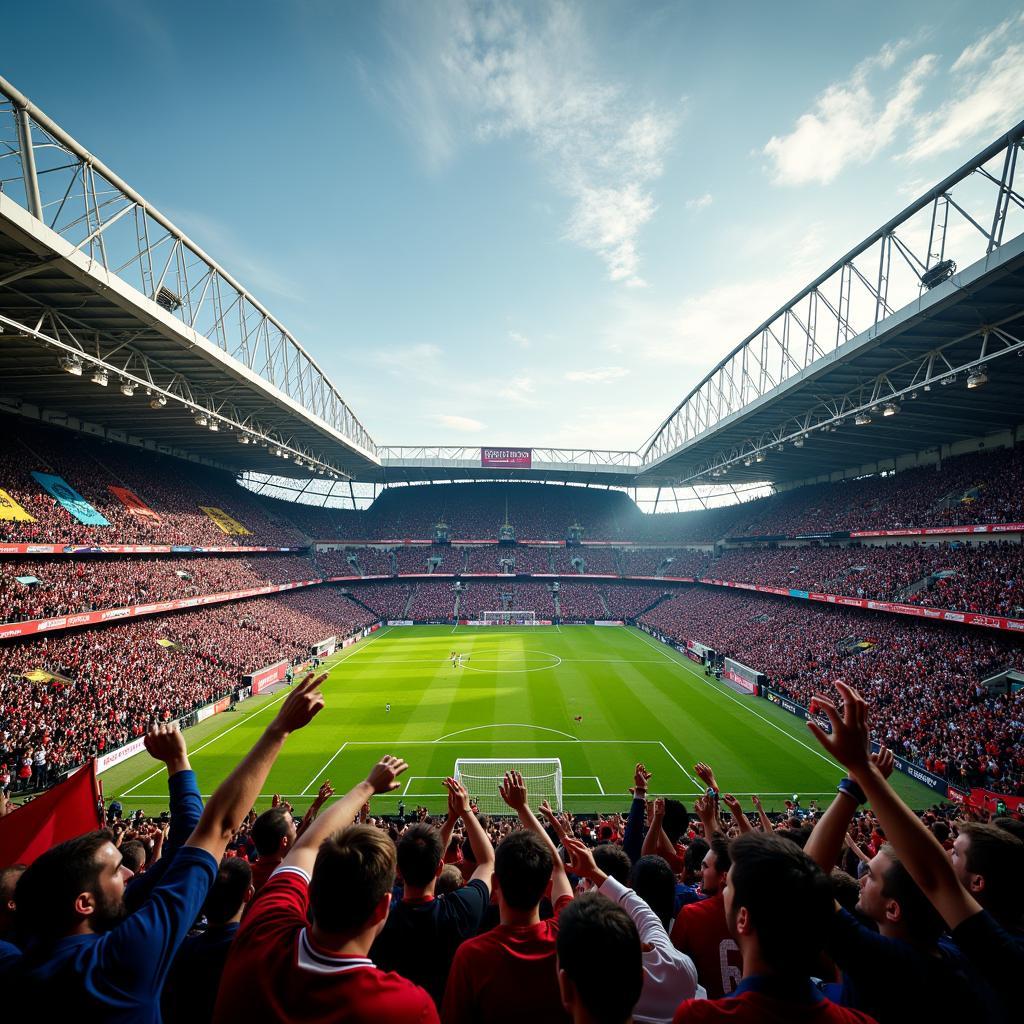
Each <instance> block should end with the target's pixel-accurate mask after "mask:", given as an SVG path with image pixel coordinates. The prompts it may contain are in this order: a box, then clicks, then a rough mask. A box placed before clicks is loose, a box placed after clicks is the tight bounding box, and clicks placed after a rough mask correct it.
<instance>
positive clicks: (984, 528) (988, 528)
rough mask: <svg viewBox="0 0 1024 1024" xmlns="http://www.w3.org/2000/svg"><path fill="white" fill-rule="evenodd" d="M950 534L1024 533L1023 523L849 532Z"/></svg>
mask: <svg viewBox="0 0 1024 1024" xmlns="http://www.w3.org/2000/svg"><path fill="white" fill-rule="evenodd" d="M951 533H1024V523H974V524H972V525H971V526H911V527H907V528H906V529H900V530H851V531H850V536H851V537H939V536H942V535H944V534H951Z"/></svg>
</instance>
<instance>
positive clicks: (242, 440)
mask: <svg viewBox="0 0 1024 1024" xmlns="http://www.w3.org/2000/svg"><path fill="white" fill-rule="evenodd" d="M238 443H239V444H248V443H249V438H248V436H247V435H245V434H239V435H238Z"/></svg>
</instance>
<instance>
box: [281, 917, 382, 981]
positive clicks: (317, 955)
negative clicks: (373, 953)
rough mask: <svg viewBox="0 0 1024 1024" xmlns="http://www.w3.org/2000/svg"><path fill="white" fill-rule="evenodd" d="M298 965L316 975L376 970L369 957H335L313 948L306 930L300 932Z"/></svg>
mask: <svg viewBox="0 0 1024 1024" xmlns="http://www.w3.org/2000/svg"><path fill="white" fill-rule="evenodd" d="M298 965H299V967H301V968H302V969H303V970H306V971H313V972H314V973H316V974H345V973H347V972H349V971H355V970H358V969H360V968H364V967H369V968H371V969H372V968H374V963H373V961H372V960H371V959H370V958H369V957H367V956H335V955H333V954H331V953H322V952H320V950H318V949H316V948H315V947H314V946H313V943H312V942H311V941H310V938H309V936H308V934H307V933H306V929H305V928H303V929H302V931H301V932H299V951H298Z"/></svg>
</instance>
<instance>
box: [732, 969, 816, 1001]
mask: <svg viewBox="0 0 1024 1024" xmlns="http://www.w3.org/2000/svg"><path fill="white" fill-rule="evenodd" d="M744 992H757V993H759V994H760V995H763V996H769V997H770V998H772V999H779V1000H781V1001H783V1002H787V1003H818V1002H821V1000H822V999H824V998H825V997H824V996H823V995H822V994H821V991H820V990H819V989H818V987H817V985H815V984H814V982H813V981H811V979H810V978H785V977H782V976H781V975H778V974H752V975H751V976H750V977H749V978H744V979H743V980H742V981H741V982H740V983H739V985H738V986H737V987H736V991H735V992H732V993H731V994H730V998H732V997H733V996H740V995H743V993H744Z"/></svg>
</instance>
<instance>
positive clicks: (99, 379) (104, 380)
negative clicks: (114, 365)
mask: <svg viewBox="0 0 1024 1024" xmlns="http://www.w3.org/2000/svg"><path fill="white" fill-rule="evenodd" d="M89 380H91V381H92V382H93V384H99V386H100V387H101V388H105V387H106V386H107V385H108V384H109V383H110V377H109V376H108V374H107V371H106V370H104V369H103V367H102V366H98V367H97V368H96V369H95V370H93V372H92V376H91V377H90V378H89Z"/></svg>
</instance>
